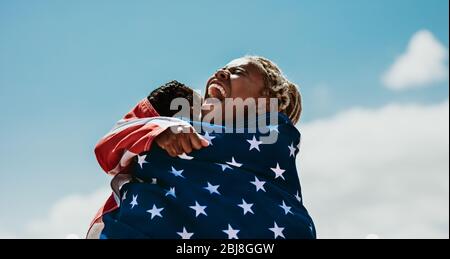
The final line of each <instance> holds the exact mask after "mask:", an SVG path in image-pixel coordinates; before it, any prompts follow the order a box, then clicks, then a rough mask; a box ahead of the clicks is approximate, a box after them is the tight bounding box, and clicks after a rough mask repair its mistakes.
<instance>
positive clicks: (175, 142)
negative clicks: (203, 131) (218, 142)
mask: <svg viewBox="0 0 450 259" xmlns="http://www.w3.org/2000/svg"><path fill="white" fill-rule="evenodd" d="M155 141H156V143H157V144H158V146H160V147H161V148H162V149H164V150H166V151H167V153H168V154H169V155H170V156H171V157H176V156H178V155H181V154H183V153H186V154H189V153H190V152H192V151H193V150H199V149H201V148H204V147H207V146H208V145H209V143H208V141H207V140H206V139H204V138H203V137H202V136H201V135H199V134H198V133H197V132H196V131H195V129H194V128H193V127H189V128H186V127H181V126H176V127H172V128H168V129H166V130H165V131H163V132H162V133H161V134H159V135H158V136H157V137H156V138H155Z"/></svg>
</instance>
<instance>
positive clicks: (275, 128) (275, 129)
mask: <svg viewBox="0 0 450 259" xmlns="http://www.w3.org/2000/svg"><path fill="white" fill-rule="evenodd" d="M268 127H269V131H276V132H278V133H280V132H279V131H278V125H270V126H268Z"/></svg>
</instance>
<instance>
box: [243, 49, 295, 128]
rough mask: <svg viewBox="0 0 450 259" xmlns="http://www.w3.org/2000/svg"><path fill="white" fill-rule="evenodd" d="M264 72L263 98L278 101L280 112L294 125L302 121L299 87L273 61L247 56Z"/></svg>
mask: <svg viewBox="0 0 450 259" xmlns="http://www.w3.org/2000/svg"><path fill="white" fill-rule="evenodd" d="M246 58H248V59H250V60H251V61H253V62H254V63H256V65H257V66H258V67H259V68H260V69H261V70H262V72H263V74H264V83H265V89H264V90H263V96H266V97H270V98H277V99H278V110H279V111H280V112H283V113H285V114H286V115H287V116H288V117H289V119H290V120H291V121H292V123H293V124H296V123H297V122H298V121H299V120H300V115H301V112H302V100H301V95H300V92H299V90H298V87H297V86H296V85H295V84H294V83H292V82H290V81H289V80H288V79H287V78H286V76H285V75H283V72H282V71H281V70H280V68H279V67H278V66H277V65H276V64H275V63H273V62H272V61H270V60H268V59H266V58H263V57H258V56H247V57H246Z"/></svg>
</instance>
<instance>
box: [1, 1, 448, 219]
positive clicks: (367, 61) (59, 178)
mask: <svg viewBox="0 0 450 259" xmlns="http://www.w3.org/2000/svg"><path fill="white" fill-rule="evenodd" d="M448 5H449V2H448V1H447V0H433V1H425V0H422V1H419V0H395V1H388V0H377V1H373V0H370V1H369V0H346V1H338V0H321V1H312V0H311V1H304V0H301V1H296V0H292V1H291V0H285V1H261V0H248V1H237V0H228V1H223V2H221V1H206V0H195V1H164V2H162V1H126V2H125V1H101V0H95V1H83V0H80V1H56V0H54V1H44V0H42V1H25V0H0V110H1V111H2V112H1V114H2V120H3V122H2V127H1V128H0V138H1V143H2V144H1V146H0V188H1V191H0V194H1V195H0V206H1V207H3V208H5V207H6V206H8V204H10V205H11V204H13V205H12V206H11V207H10V208H9V209H6V210H5V209H2V213H1V215H0V222H3V224H9V223H18V222H20V221H22V220H24V219H26V218H27V217H42V216H45V215H46V214H47V210H48V208H49V207H50V206H51V204H52V203H54V202H55V201H56V200H58V199H59V198H61V197H63V196H65V195H67V194H70V193H83V192H89V191H91V190H94V189H96V188H98V187H99V186H102V185H107V184H108V177H107V176H106V175H104V174H103V173H102V172H101V170H100V168H99V167H98V166H97V163H96V161H95V158H94V154H93V147H94V145H95V143H96V141H97V140H98V139H99V138H100V137H101V136H102V135H103V134H105V133H106V132H107V131H108V130H109V129H110V127H111V126H112V125H113V123H114V122H115V121H116V120H117V119H119V118H120V117H121V116H122V115H123V114H124V113H125V112H126V111H128V110H129V109H130V108H131V106H133V105H134V103H135V102H137V101H138V100H139V99H141V98H143V97H144V96H146V94H147V93H149V92H150V91H151V90H152V89H153V88H154V87H156V86H158V85H161V84H162V83H164V82H166V81H169V80H172V79H177V80H179V81H182V82H185V83H187V84H188V85H191V86H193V87H195V88H200V89H203V87H204V83H205V82H206V79H207V78H208V76H209V75H210V74H211V73H213V72H214V71H215V70H216V69H217V68H220V67H221V66H223V65H224V64H226V63H228V61H230V60H231V59H233V58H237V57H240V56H242V55H245V54H257V55H262V56H266V57H268V58H270V59H272V60H274V61H275V62H277V63H278V64H279V65H280V67H281V68H282V69H283V70H284V72H285V73H286V74H287V76H288V77H289V78H290V79H291V80H293V81H294V82H296V83H298V84H299V85H300V86H301V91H302V94H303V98H304V115H303V122H304V123H308V122H312V121H314V120H317V119H321V118H327V117H331V116H333V115H335V114H336V113H338V112H340V111H344V110H346V109H349V108H352V107H366V108H376V107H381V106H383V105H386V104H388V103H418V104H433V103H439V102H442V101H444V100H446V99H448V81H445V80H444V81H441V82H438V83H434V84H432V85H431V86H429V87H424V88H417V89H411V90H409V91H404V92H397V91H392V90H390V89H388V88H386V87H384V86H383V85H382V83H381V79H380V78H381V75H382V74H383V73H384V72H385V71H386V70H387V69H388V67H389V66H390V65H391V64H392V63H393V62H394V60H395V58H396V57H398V56H399V55H401V54H402V53H403V52H404V51H405V49H406V46H407V44H408V42H409V40H410V39H411V37H412V36H413V35H414V34H415V33H416V32H417V31H419V30H422V29H426V30H428V31H430V32H431V33H433V35H434V36H435V37H436V39H437V40H438V41H440V42H441V43H442V44H443V45H444V46H445V47H446V48H448V45H449V43H448V42H449V34H448V31H449V25H448V21H449V13H448ZM319 99H320V100H319ZM93 213H94V212H93Z"/></svg>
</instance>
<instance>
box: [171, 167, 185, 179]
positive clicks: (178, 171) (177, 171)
mask: <svg viewBox="0 0 450 259" xmlns="http://www.w3.org/2000/svg"><path fill="white" fill-rule="evenodd" d="M183 171H184V170H177V169H175V168H174V167H173V166H172V170H171V171H169V172H170V173H171V174H173V175H175V176H177V177H181V178H185V177H184V176H183V175H182V173H183Z"/></svg>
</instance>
